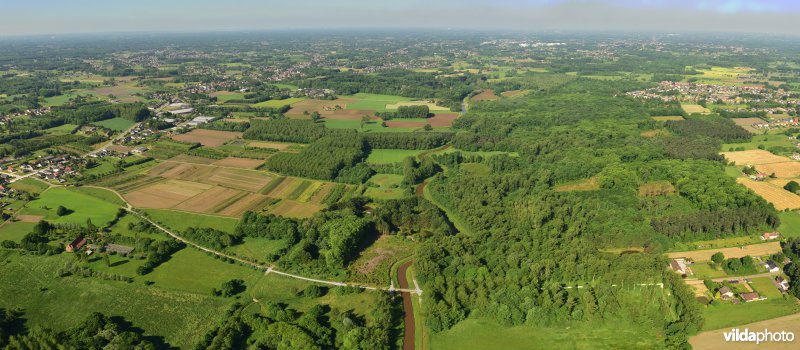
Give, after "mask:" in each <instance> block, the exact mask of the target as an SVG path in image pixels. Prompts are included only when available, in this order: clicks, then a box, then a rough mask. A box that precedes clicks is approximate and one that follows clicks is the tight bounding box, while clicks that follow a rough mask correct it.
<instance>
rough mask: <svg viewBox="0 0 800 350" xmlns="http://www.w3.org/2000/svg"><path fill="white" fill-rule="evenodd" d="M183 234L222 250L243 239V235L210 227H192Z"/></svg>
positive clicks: (191, 239) (194, 240) (193, 240)
mask: <svg viewBox="0 0 800 350" xmlns="http://www.w3.org/2000/svg"><path fill="white" fill-rule="evenodd" d="M183 236H184V237H186V238H187V239H189V240H190V241H192V242H195V243H197V244H200V245H202V246H205V247H211V248H213V249H216V250H222V249H224V248H226V247H230V246H232V245H236V244H238V243H241V240H242V237H241V236H238V235H236V234H230V233H227V232H225V231H220V230H217V229H213V228H209V227H202V228H195V227H190V228H188V229H186V231H183Z"/></svg>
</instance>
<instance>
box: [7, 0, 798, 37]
mask: <svg viewBox="0 0 800 350" xmlns="http://www.w3.org/2000/svg"><path fill="white" fill-rule="evenodd" d="M798 15H800V0H761V1H757V0H616V1H612V0H606V1H602V0H390V1H386V0H282V1H274V0H261V1H258V0H135V1H134V0H0V36H18V35H40V34H60V33H62V34H63V33H98V32H99V33H107V32H159V31H167V32H199V31H238V30H292V29H306V28H308V29H337V28H342V29H345V28H346V29H351V28H389V29H391V28H441V29H453V30H457V29H474V30H484V29H502V30H507V29H512V30H530V31H553V30H613V31H666V32H693V31H709V32H753V33H780V34H795V33H800V21H798V20H797V18H798Z"/></svg>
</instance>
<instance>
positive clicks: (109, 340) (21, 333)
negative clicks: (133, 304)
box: [0, 309, 171, 350]
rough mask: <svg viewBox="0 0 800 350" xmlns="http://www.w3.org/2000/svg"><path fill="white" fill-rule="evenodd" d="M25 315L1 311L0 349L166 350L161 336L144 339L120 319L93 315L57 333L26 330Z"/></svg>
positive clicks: (42, 329) (38, 328) (145, 337)
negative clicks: (1, 347)
mask: <svg viewBox="0 0 800 350" xmlns="http://www.w3.org/2000/svg"><path fill="white" fill-rule="evenodd" d="M23 316H24V315H23V314H21V313H18V312H17V313H15V312H9V311H7V310H5V309H0V346H3V348H4V349H13V350H25V349H66V350H73V349H74V350H78V349H89V350H99V349H166V348H170V347H171V346H170V345H169V344H167V343H166V342H164V340H163V338H161V337H153V336H145V335H144V331H143V330H142V329H140V328H137V327H134V326H133V325H131V324H130V323H129V322H128V321H126V320H125V319H124V318H122V317H109V316H106V315H104V314H102V313H99V312H93V313H92V314H90V315H89V316H88V317H87V318H86V320H84V321H83V323H81V324H80V325H78V326H76V327H73V328H70V329H67V330H65V331H63V332H57V331H54V330H51V329H47V328H42V327H33V328H29V329H28V328H26V327H25V325H24V323H23V318H22V317H23Z"/></svg>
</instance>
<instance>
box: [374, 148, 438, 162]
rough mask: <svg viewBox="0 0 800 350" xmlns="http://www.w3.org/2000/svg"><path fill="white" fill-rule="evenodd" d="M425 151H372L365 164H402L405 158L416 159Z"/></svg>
mask: <svg viewBox="0 0 800 350" xmlns="http://www.w3.org/2000/svg"><path fill="white" fill-rule="evenodd" d="M422 152H425V150H408V149H373V150H372V152H370V154H369V157H368V158H367V163H372V164H389V163H398V162H402V161H403V159H405V158H406V157H416V156H417V155H419V154H420V153H422Z"/></svg>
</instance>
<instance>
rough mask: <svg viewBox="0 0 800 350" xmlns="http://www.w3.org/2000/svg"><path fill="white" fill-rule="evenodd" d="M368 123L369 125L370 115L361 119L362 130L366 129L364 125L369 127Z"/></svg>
mask: <svg viewBox="0 0 800 350" xmlns="http://www.w3.org/2000/svg"><path fill="white" fill-rule="evenodd" d="M368 123H369V116H368V115H364V116H363V117H361V128H362V129H363V128H364V125H367V124H368Z"/></svg>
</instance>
